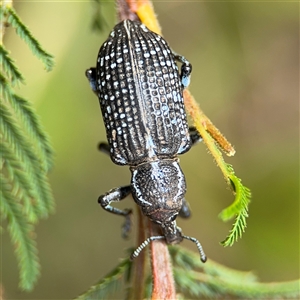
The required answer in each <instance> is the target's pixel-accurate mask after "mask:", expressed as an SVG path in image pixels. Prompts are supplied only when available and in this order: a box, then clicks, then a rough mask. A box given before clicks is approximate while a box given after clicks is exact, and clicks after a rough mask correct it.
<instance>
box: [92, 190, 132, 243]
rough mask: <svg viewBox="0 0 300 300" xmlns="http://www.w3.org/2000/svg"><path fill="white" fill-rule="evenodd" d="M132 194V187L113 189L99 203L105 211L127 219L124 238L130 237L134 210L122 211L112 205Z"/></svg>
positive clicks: (102, 196)
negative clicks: (131, 216) (131, 217)
mask: <svg viewBox="0 0 300 300" xmlns="http://www.w3.org/2000/svg"><path fill="white" fill-rule="evenodd" d="M130 193H131V187H130V185H127V186H122V187H118V188H114V189H111V190H110V191H108V192H107V193H105V194H104V195H101V196H100V197H99V198H98V203H99V204H100V205H101V206H102V208H104V209H105V210H107V211H108V212H111V213H113V214H116V215H120V216H124V217H125V223H124V225H123V226H122V236H123V237H124V238H127V237H128V233H129V231H130V227H131V219H130V215H131V213H132V210H131V209H125V210H121V209H119V208H116V207H113V206H111V205H110V203H111V202H119V201H121V200H123V199H125V198H126V197H127V196H128V195H129V194H130Z"/></svg>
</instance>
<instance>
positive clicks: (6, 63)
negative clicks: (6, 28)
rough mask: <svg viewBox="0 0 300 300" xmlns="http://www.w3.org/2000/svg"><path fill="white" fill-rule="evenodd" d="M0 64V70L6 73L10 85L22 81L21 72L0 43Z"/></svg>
mask: <svg viewBox="0 0 300 300" xmlns="http://www.w3.org/2000/svg"><path fill="white" fill-rule="evenodd" d="M0 65H1V67H2V69H1V71H2V72H4V73H5V74H6V77H7V78H8V80H9V81H11V83H12V85H14V84H17V83H20V82H22V83H24V78H23V76H22V74H21V73H20V72H19V70H18V68H17V67H16V65H15V64H14V61H13V60H12V59H11V58H10V57H9V53H8V51H7V50H6V49H5V48H4V46H3V45H0Z"/></svg>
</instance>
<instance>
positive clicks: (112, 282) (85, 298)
mask: <svg viewBox="0 0 300 300" xmlns="http://www.w3.org/2000/svg"><path fill="white" fill-rule="evenodd" d="M131 264H132V263H131V261H130V260H129V259H128V258H126V259H123V260H122V261H121V262H120V264H119V265H118V266H117V267H116V268H115V269H114V270H113V271H112V272H110V273H109V274H108V275H107V276H105V277H104V278H103V279H102V280H100V281H99V282H98V283H96V284H95V285H93V286H92V287H91V288H90V289H89V290H88V291H86V292H85V293H83V294H82V295H81V296H79V297H78V298H76V300H92V299H97V300H101V299H106V297H107V295H108V294H112V293H114V292H116V291H118V290H120V288H121V283H122V281H123V279H124V277H125V278H127V276H126V273H127V272H129V271H130V268H131Z"/></svg>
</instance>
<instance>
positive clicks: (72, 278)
mask: <svg viewBox="0 0 300 300" xmlns="http://www.w3.org/2000/svg"><path fill="white" fill-rule="evenodd" d="M154 5H155V9H156V12H157V14H158V18H159V20H160V22H161V25H162V29H163V34H164V36H165V38H166V39H167V40H168V42H169V43H170V45H171V46H172V48H173V49H175V50H176V52H178V53H181V54H183V55H184V56H186V57H187V58H188V59H189V61H190V62H191V63H192V65H193V73H192V84H191V86H190V89H191V91H192V93H193V95H194V96H195V98H196V99H197V101H198V102H199V103H200V105H201V108H202V109H203V110H204V112H205V113H206V114H207V115H208V116H209V117H210V118H211V120H212V121H213V122H214V123H215V125H216V126H217V127H218V128H219V129H220V130H221V131H222V132H223V133H224V134H225V136H226V137H227V138H228V139H229V141H231V143H232V144H233V145H234V146H235V148H236V150H237V153H236V155H235V156H234V157H233V158H225V159H226V161H227V162H228V163H231V164H233V166H234V169H235V171H236V174H237V176H239V177H240V178H242V180H243V183H244V184H245V185H246V186H248V187H249V188H251V190H252V193H253V199H252V203H251V206H250V217H249V219H248V228H247V230H246V232H245V234H244V236H243V239H242V240H240V241H239V242H238V243H236V244H235V245H234V246H233V247H231V248H223V247H222V246H220V244H219V242H220V241H222V240H223V239H224V238H225V236H226V235H227V233H228V231H229V230H230V227H231V223H228V224H227V223H223V222H221V221H220V220H219V219H218V217H217V216H218V214H219V212H220V211H221V210H222V209H223V208H225V207H226V206H228V205H229V204H230V203H231V202H232V201H233V195H232V194H231V192H230V191H229V190H228V188H227V186H226V184H225V182H224V180H223V178H222V174H221V172H220V170H219V169H218V168H217V167H216V165H215V163H214V161H213V159H212V157H211V156H210V155H209V154H208V153H207V150H206V147H205V146H204V145H203V144H199V145H197V146H196V147H195V148H193V149H192V150H191V151H190V152H189V153H187V154H186V155H183V156H181V166H182V169H183V170H184V172H185V175H186V180H187V185H188V192H187V195H186V198H187V199H188V201H189V202H190V204H191V207H192V212H193V215H192V218H191V219H189V220H179V222H178V223H179V225H180V226H181V227H182V229H183V231H184V233H185V234H186V235H190V236H194V237H196V238H198V239H199V240H200V241H201V243H202V245H203V247H204V249H205V251H206V254H207V256H208V257H209V258H210V259H213V260H216V261H218V262H220V263H222V264H225V265H227V266H229V267H232V268H236V269H239V270H252V271H255V272H256V273H257V274H258V275H259V277H260V278H261V279H262V280H263V281H285V280H292V279H296V278H297V277H299V102H298V100H299V57H298V55H299V3H288V2H280V3H279V2H261V3H260V2H240V3H238V2H230V3H229V2H200V1H195V2H188V1H186V2H184V1H179V2H174V1H163V2H160V1H155V2H154ZM14 6H15V9H16V10H17V12H18V13H19V15H20V16H21V19H22V20H23V22H24V23H25V24H27V25H28V26H29V28H30V30H31V31H32V33H33V34H34V35H35V37H37V39H38V40H39V41H40V42H41V43H42V45H43V47H45V48H46V49H47V50H48V51H49V52H50V53H52V54H53V55H54V56H55V61H56V67H55V68H54V70H53V71H52V72H50V73H46V72H45V71H44V70H43V66H42V64H41V63H40V62H39V61H38V60H37V59H36V58H35V57H33V56H32V54H31V53H30V51H29V50H28V49H27V47H26V46H24V42H23V41H21V40H20V39H19V38H18V37H16V35H15V33H14V31H13V29H7V32H6V35H5V41H4V43H5V45H6V47H7V48H8V49H9V50H11V52H12V57H13V58H14V59H15V60H16V62H17V65H18V66H19V67H20V70H21V72H22V73H23V74H24V76H25V78H26V86H21V87H20V89H19V90H18V91H17V92H18V93H19V94H21V95H22V96H24V97H25V98H27V99H29V100H31V101H32V102H34V105H35V107H36V109H37V111H38V113H39V115H40V116H41V119H42V122H43V125H44V127H45V128H46V130H47V132H48V133H49V135H50V136H51V140H52V144H53V147H54V149H55V152H56V157H55V167H54V169H53V171H52V172H51V174H50V181H51V184H52V188H53V193H54V196H55V199H56V213H55V214H54V215H52V216H51V217H50V218H49V219H47V220H43V221H41V222H40V223H39V224H38V226H37V228H36V233H37V237H36V240H37V243H38V249H39V257H40V261H41V266H42V276H41V278H40V279H39V281H38V283H37V285H36V287H35V289H34V291H33V292H32V293H25V292H22V291H20V290H19V289H18V268H17V262H16V259H15V257H14V254H13V247H12V245H11V243H10V240H9V236H8V234H7V233H6V232H4V234H3V236H2V245H1V248H2V261H1V264H2V266H1V269H2V279H3V280H2V284H3V287H4V290H5V299H70V298H74V297H76V296H78V295H79V294H80V293H82V292H83V291H85V290H86V289H88V288H89V287H90V286H91V285H92V284H93V283H95V282H96V281H97V280H99V279H100V278H102V277H103V276H104V275H105V274H107V273H108V272H109V271H110V270H111V269H112V268H113V267H114V266H115V265H116V264H117V263H118V261H119V258H120V257H125V255H126V253H125V251H124V250H125V249H127V248H128V247H131V246H134V245H135V236H134V232H133V234H132V237H131V239H130V240H129V241H124V240H122V238H121V231H120V227H121V224H122V222H123V219H122V218H119V217H117V216H113V215H111V214H109V213H107V212H105V211H104V210H102V209H101V208H100V207H99V205H98V204H97V198H98V196H99V195H100V194H102V193H104V192H106V191H108V190H109V189H110V188H112V187H117V186H120V185H126V184H128V183H129V180H130V172H129V170H128V168H127V167H119V166H116V165H114V164H113V163H112V162H111V161H110V159H109V158H108V157H106V156H105V155H104V154H102V153H99V152H98V151H97V143H98V142H99V141H103V140H105V132H104V126H103V123H102V120H101V115H100V109H99V104H98V100H97V98H96V96H95V95H94V94H93V93H92V92H91V90H90V87H89V84H88V82H87V80H86V78H85V75H84V72H85V70H86V69H87V68H89V67H91V66H94V65H95V63H96V57H97V53H98V49H99V47H100V46H101V44H102V43H103V41H104V39H105V38H106V37H107V35H108V33H109V31H110V30H111V29H112V27H113V24H114V22H115V21H114V3H113V2H105V3H104V4H103V6H102V14H103V16H104V18H105V21H106V26H105V28H104V32H103V33H102V34H99V33H95V32H92V31H91V20H92V16H93V13H94V6H93V3H92V2H90V1H81V2H43V1H41V2H38V1H36V2H27V1H26V2H16V3H15V5H14ZM119 206H120V207H134V204H133V201H132V200H131V199H130V198H129V199H128V200H127V201H124V203H121V204H120V205H119ZM182 247H188V248H190V249H192V250H193V251H196V248H195V245H194V244H192V243H190V242H183V243H182Z"/></svg>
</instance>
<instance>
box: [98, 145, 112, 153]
mask: <svg viewBox="0 0 300 300" xmlns="http://www.w3.org/2000/svg"><path fill="white" fill-rule="evenodd" d="M98 149H99V150H100V151H101V152H103V153H105V154H107V155H110V147H109V145H108V144H107V143H103V142H101V143H99V145H98Z"/></svg>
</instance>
